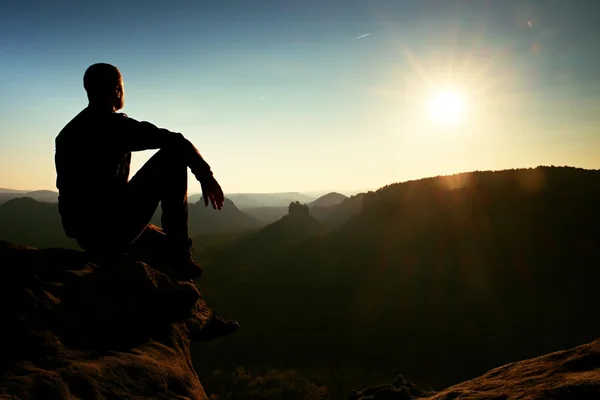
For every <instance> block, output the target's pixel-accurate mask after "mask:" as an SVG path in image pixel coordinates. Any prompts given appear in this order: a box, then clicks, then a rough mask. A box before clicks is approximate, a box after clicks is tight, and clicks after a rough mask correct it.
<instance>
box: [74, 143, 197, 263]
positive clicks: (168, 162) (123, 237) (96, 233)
mask: <svg viewBox="0 0 600 400" xmlns="http://www.w3.org/2000/svg"><path fill="white" fill-rule="evenodd" d="M159 203H160V204H161V206H162V217H161V223H162V228H163V229H162V230H160V229H158V228H157V227H155V226H153V225H148V223H149V222H150V220H151V219H152V216H153V215H154V213H155V211H156V209H157V207H158V204H159ZM100 215H102V218H101V219H100V220H99V221H96V223H95V224H94V228H93V229H87V230H86V231H85V232H83V233H82V234H81V235H80V237H78V238H77V241H78V242H79V245H80V246H81V247H82V248H84V249H85V250H89V251H102V252H107V251H117V252H121V251H128V249H129V248H130V247H131V245H132V244H136V245H138V244H142V243H146V244H147V245H148V246H154V245H157V244H158V243H157V241H160V242H161V243H160V245H161V247H162V245H163V244H168V245H171V246H172V247H173V246H174V247H177V246H180V247H184V246H186V245H187V244H188V238H189V236H188V202H187V165H185V164H184V163H183V162H182V161H181V158H180V157H178V156H177V153H175V152H170V151H168V150H159V151H158V152H157V153H156V154H155V155H154V156H152V157H151V158H150V159H149V160H148V162H146V164H144V166H143V167H142V168H141V169H140V170H139V171H138V172H137V173H136V174H135V175H134V176H133V177H132V178H131V180H130V181H129V182H128V183H127V187H126V189H125V191H124V193H122V194H121V195H120V197H118V199H117V201H116V202H115V204H113V205H111V206H109V207H108V210H106V212H101V213H100Z"/></svg>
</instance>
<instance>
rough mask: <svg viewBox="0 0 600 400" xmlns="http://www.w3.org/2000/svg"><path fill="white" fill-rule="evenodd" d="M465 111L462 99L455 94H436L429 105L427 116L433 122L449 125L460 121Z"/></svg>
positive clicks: (448, 92)
mask: <svg viewBox="0 0 600 400" xmlns="http://www.w3.org/2000/svg"><path fill="white" fill-rule="evenodd" d="M464 109H465V102H464V98H463V97H462V96H461V95H460V94H459V93H456V92H450V91H447V92H439V93H436V94H435V95H434V96H433V98H432V99H431V101H430V103H429V115H430V116H431V118H432V119H433V120H435V121H438V122H441V123H444V124H451V123H456V122H458V121H460V120H461V119H462V117H463V114H464Z"/></svg>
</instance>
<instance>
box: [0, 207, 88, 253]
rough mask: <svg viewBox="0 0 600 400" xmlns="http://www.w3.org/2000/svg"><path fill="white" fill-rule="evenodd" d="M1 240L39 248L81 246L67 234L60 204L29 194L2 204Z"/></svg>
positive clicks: (0, 211) (0, 212)
mask: <svg viewBox="0 0 600 400" xmlns="http://www.w3.org/2000/svg"><path fill="white" fill-rule="evenodd" d="M0 240H6V241H10V242H13V243H18V244H22V245H28V246H33V247H38V248H48V247H66V248H71V249H75V248H79V246H78V245H77V243H76V242H75V241H74V240H72V239H69V238H67V236H66V235H65V234H64V231H63V229H62V225H61V221H60V215H59V213H58V204H57V203H42V202H38V201H36V200H34V199H32V198H30V197H21V198H16V199H11V200H8V201H7V202H5V203H4V204H2V205H0Z"/></svg>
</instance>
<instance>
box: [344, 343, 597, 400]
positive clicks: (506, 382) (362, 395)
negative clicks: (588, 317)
mask: <svg viewBox="0 0 600 400" xmlns="http://www.w3.org/2000/svg"><path fill="white" fill-rule="evenodd" d="M349 398H350V399H351V400H414V399H423V400H425V399H426V400H517V399H519V400H594V399H600V339H597V340H595V341H593V342H592V343H588V344H585V345H582V346H578V347H575V348H573V349H569V350H564V351H558V352H555V353H551V354H547V355H544V356H541V357H537V358H532V359H530V360H524V361H519V362H515V363H511V364H507V365H504V366H502V367H499V368H495V369H493V370H491V371H489V372H488V373H486V374H484V375H482V376H480V377H478V378H475V379H472V380H470V381H467V382H463V383H460V384H458V385H455V386H452V387H450V388H448V389H446V390H443V391H441V392H437V393H427V392H423V391H421V390H419V389H417V388H416V387H415V386H414V385H413V384H411V383H410V382H407V381H406V380H404V378H402V377H399V379H397V380H396V381H395V382H394V383H393V384H391V385H382V386H379V387H374V388H370V389H366V390H363V391H357V392H353V393H351V394H350V397H349Z"/></svg>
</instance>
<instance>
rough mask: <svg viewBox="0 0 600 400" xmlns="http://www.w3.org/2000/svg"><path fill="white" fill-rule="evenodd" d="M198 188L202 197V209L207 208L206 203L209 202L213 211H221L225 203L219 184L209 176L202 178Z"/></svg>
mask: <svg viewBox="0 0 600 400" xmlns="http://www.w3.org/2000/svg"><path fill="white" fill-rule="evenodd" d="M200 186H201V187H202V197H204V207H207V206H208V201H209V200H210V204H212V207H213V209H215V210H220V209H222V208H223V203H224V202H225V195H224V194H223V190H222V189H221V185H219V182H217V180H216V179H215V178H214V177H213V176H212V175H211V176H207V177H205V178H203V179H202V180H201V181H200Z"/></svg>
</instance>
